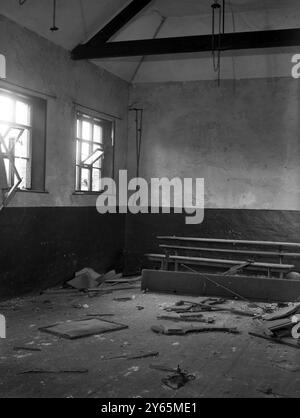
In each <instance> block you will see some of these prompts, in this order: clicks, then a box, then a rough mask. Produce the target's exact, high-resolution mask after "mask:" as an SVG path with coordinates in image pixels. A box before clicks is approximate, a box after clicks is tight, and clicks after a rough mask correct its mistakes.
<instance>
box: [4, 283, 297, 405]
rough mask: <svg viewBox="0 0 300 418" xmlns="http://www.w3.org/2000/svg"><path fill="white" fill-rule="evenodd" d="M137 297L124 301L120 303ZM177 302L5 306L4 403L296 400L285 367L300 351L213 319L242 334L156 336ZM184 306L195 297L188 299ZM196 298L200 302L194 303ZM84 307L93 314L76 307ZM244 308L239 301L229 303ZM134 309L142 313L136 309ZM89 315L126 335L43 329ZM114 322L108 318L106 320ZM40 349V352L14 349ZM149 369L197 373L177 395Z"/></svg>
mask: <svg viewBox="0 0 300 418" xmlns="http://www.w3.org/2000/svg"><path fill="white" fill-rule="evenodd" d="M126 296H134V299H132V300H130V301H127V302H117V301H114V300H113V299H114V298H115V297H126ZM180 299H181V298H180V297H179V296H170V295H157V294H143V293H141V292H140V290H139V289H136V290H123V291H118V292H114V293H113V294H108V295H104V296H99V297H95V298H89V297H88V296H86V295H81V294H79V296H74V295H73V296H72V295H55V296H54V295H48V294H47V295H46V294H44V295H41V296H38V297H27V298H24V299H18V300H15V301H10V302H9V303H4V304H0V313H2V314H4V315H5V316H6V318H7V326H8V328H7V339H6V340H0V397H1V398H2V397H63V398H65V397H69V398H72V397H73V398H86V397H90V398H116V397H125V398H137V397H142V398H150V397H154V398H187V397H192V398H201V397H270V398H272V397H278V396H279V397H281V396H283V397H299V395H300V372H299V371H298V372H292V371H289V370H285V369H281V368H280V365H282V364H292V365H300V350H297V349H294V348H289V347H282V346H279V345H277V344H273V343H269V342H268V341H264V340H260V339H256V338H254V337H250V336H249V335H248V331H249V330H250V329H251V328H252V319H251V318H247V317H246V318H245V317H238V316H236V315H233V314H230V313H228V314H225V313H214V314H213V315H211V314H209V316H213V317H215V318H216V319H217V322H216V324H217V325H227V326H237V327H238V329H239V330H240V331H241V334H240V335H229V334H216V333H211V334H190V335H186V336H180V337H179V336H175V337H174V336H164V335H157V334H154V333H153V332H152V331H151V329H150V328H151V326H152V325H156V324H161V323H162V321H158V320H157V319H156V316H157V315H160V314H162V313H164V311H163V310H162V309H163V306H164V305H165V304H172V303H174V302H176V301H178V300H180ZM184 299H186V300H195V298H188V297H185V298H184ZM196 300H201V298H197V299H196ZM78 304H81V305H84V304H87V305H88V308H87V307H86V308H82V309H78V307H77V308H76V307H75V306H76V305H78ZM228 305H229V306H234V307H241V306H242V305H243V304H242V303H241V302H231V301H229V302H228ZM137 306H142V307H144V309H143V310H138V308H137ZM89 313H97V314H98V313H100V314H101V313H111V314H114V316H113V317H112V318H111V320H113V321H116V322H121V323H124V324H127V325H128V326H129V328H128V329H125V330H122V331H117V332H113V333H110V334H103V335H100V336H92V337H88V338H83V339H81V340H76V341H74V340H73V341H72V340H66V339H60V338H57V337H55V336H52V335H49V334H45V333H42V332H40V331H39V328H40V327H43V326H47V325H51V324H53V323H57V322H59V321H66V320H70V319H79V318H86V315H87V314H89ZM106 319H109V318H106ZM19 346H27V347H38V348H40V349H41V350H42V351H40V352H26V351H15V350H14V348H15V347H19ZM141 350H142V351H145V352H148V351H158V352H159V356H158V357H156V358H147V359H140V360H127V359H113V360H107V359H106V357H113V356H118V355H120V354H123V353H129V354H135V353H136V352H138V351H141ZM150 364H160V365H165V366H169V367H172V368H173V367H175V368H176V367H177V365H180V366H181V367H182V368H183V369H186V370H188V371H189V372H190V373H193V374H194V375H195V377H196V378H195V380H194V381H191V382H189V383H188V384H187V385H186V386H185V387H183V388H181V389H179V390H178V391H173V390H172V389H169V388H167V387H165V386H164V385H163V384H162V383H161V380H162V378H164V377H166V376H167V375H168V373H167V372H162V371H158V370H153V369H151V368H150V367H149V365H150ZM37 368H39V369H41V368H43V369H48V370H49V369H53V368H55V369H56V370H57V369H61V370H63V369H65V370H66V369H68V370H70V369H81V368H83V369H88V373H84V374H20V373H22V372H24V371H26V370H30V369H31V370H32V369H37Z"/></svg>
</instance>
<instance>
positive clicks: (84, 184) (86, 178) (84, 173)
mask: <svg viewBox="0 0 300 418" xmlns="http://www.w3.org/2000/svg"><path fill="white" fill-rule="evenodd" d="M80 190H82V191H89V190H90V170H88V169H85V168H82V169H81V186H80Z"/></svg>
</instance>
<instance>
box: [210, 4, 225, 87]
mask: <svg viewBox="0 0 300 418" xmlns="http://www.w3.org/2000/svg"><path fill="white" fill-rule="evenodd" d="M211 7H212V57H213V68H214V71H215V72H216V73H218V85H220V80H221V50H222V35H224V33H225V0H222V6H221V5H220V4H219V1H218V0H215V2H214V3H213V4H212V6H211Z"/></svg>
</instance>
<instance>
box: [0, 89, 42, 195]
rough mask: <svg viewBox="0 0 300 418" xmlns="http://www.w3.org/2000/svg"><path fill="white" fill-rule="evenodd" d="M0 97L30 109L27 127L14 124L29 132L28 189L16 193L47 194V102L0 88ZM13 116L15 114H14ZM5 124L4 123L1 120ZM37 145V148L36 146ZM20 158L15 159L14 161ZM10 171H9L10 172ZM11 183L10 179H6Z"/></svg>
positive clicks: (16, 90)
mask: <svg viewBox="0 0 300 418" xmlns="http://www.w3.org/2000/svg"><path fill="white" fill-rule="evenodd" d="M0 95H3V96H7V97H9V98H11V99H12V100H14V101H15V102H16V101H20V102H23V103H25V104H27V105H28V106H29V107H30V114H29V117H30V122H29V125H28V126H27V125H22V124H15V125H16V126H17V125H18V126H20V127H22V126H23V127H24V128H25V129H26V130H27V131H28V132H29V150H28V157H27V158H26V159H27V160H29V176H30V187H26V188H25V187H24V188H20V187H17V188H16V191H17V192H23V193H48V192H47V191H46V188H45V187H46V153H47V105H48V103H47V100H46V99H45V98H42V97H40V96H33V95H30V94H27V93H26V92H25V93H24V92H23V91H20V90H18V89H14V88H9V89H7V88H6V87H2V86H0ZM14 116H15V114H14ZM0 121H1V122H2V123H3V124H5V123H8V124H9V123H12V122H6V121H3V120H1V116H0ZM37 144H38V146H37ZM16 158H19V159H21V157H15V154H14V159H16ZM11 170H12V169H10V172H11ZM8 180H9V181H10V182H11V180H12V179H11V178H10V179H8Z"/></svg>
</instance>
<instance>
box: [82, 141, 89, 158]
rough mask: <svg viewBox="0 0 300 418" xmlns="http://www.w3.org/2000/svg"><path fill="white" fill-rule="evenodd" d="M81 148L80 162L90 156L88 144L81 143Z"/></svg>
mask: <svg viewBox="0 0 300 418" xmlns="http://www.w3.org/2000/svg"><path fill="white" fill-rule="evenodd" d="M81 146H82V148H81V162H82V161H84V160H86V159H87V158H88V157H89V156H90V144H87V143H85V142H82V145H81Z"/></svg>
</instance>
